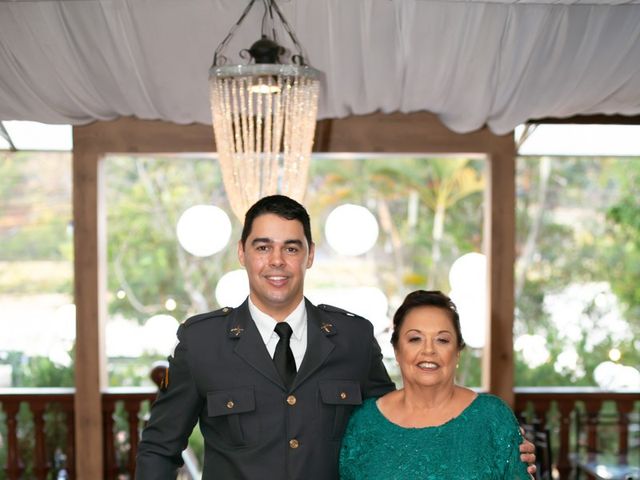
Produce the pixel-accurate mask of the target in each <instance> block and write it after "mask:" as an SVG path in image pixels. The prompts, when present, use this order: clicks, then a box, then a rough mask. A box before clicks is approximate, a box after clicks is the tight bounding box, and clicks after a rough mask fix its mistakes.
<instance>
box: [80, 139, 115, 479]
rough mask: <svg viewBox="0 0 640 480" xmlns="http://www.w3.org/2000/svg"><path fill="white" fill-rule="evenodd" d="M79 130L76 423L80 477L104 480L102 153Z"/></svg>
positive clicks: (104, 380)
mask: <svg viewBox="0 0 640 480" xmlns="http://www.w3.org/2000/svg"><path fill="white" fill-rule="evenodd" d="M83 128H87V127H74V129H73V130H74V145H73V225H74V246H75V257H74V269H75V304H76V359H75V382H76V395H75V399H74V421H75V429H74V430H75V434H76V445H75V453H76V457H75V458H76V476H77V478H81V479H84V478H102V462H103V458H102V452H103V445H102V409H101V391H102V389H103V388H104V387H105V386H106V385H107V373H106V357H105V349H104V322H105V318H106V312H105V310H106V305H105V302H104V292H105V284H106V251H105V236H104V223H105V219H104V215H102V214H101V213H102V198H101V197H102V189H101V188H100V187H101V184H100V181H101V178H100V177H101V175H100V153H99V152H97V151H96V150H95V149H93V148H91V145H90V144H87V143H86V142H82V141H81V140H82V136H81V135H77V134H78V132H79V131H81V129H83Z"/></svg>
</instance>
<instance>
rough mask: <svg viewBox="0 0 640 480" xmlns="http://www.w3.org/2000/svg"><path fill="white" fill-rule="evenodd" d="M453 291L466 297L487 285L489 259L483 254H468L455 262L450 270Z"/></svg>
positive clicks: (450, 282)
mask: <svg viewBox="0 0 640 480" xmlns="http://www.w3.org/2000/svg"><path fill="white" fill-rule="evenodd" d="M449 285H450V286H451V290H456V291H458V292H459V293H460V294H463V295H466V294H469V293H471V292H472V291H474V290H477V289H479V288H482V289H483V290H484V291H486V285H487V258H486V257H485V256H484V255H483V254H481V253H476V252H472V253H466V254H464V255H462V256H461V257H459V258H458V259H457V260H456V261H454V262H453V264H452V265H451V268H450V269H449Z"/></svg>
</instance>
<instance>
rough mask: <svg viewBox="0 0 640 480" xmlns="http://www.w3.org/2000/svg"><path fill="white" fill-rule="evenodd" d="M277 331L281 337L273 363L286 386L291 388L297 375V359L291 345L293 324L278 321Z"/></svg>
mask: <svg viewBox="0 0 640 480" xmlns="http://www.w3.org/2000/svg"><path fill="white" fill-rule="evenodd" d="M275 331H276V333H277V334H278V336H279V337H280V340H278V344H277V345H276V351H275V353H274V354H273V363H274V364H275V366H276V370H278V373H279V374H280V377H281V378H282V380H283V381H284V384H285V386H286V387H287V388H290V387H291V384H292V383H293V379H294V378H295V376H296V361H295V359H294V358H293V352H292V351H291V347H290V346H289V339H290V338H291V334H292V333H293V330H291V326H290V325H289V324H288V323H286V322H278V324H277V325H276V328H275Z"/></svg>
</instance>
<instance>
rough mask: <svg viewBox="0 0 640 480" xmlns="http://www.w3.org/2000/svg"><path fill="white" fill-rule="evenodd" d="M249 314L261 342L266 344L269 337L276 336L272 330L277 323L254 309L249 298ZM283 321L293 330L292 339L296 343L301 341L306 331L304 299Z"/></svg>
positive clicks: (256, 308) (257, 309)
mask: <svg viewBox="0 0 640 480" xmlns="http://www.w3.org/2000/svg"><path fill="white" fill-rule="evenodd" d="M249 313H250V314H251V318H253V321H254V322H255V324H256V327H257V328H258V332H260V336H261V337H262V340H263V341H264V343H265V344H267V343H268V342H269V339H270V338H271V335H277V333H275V331H274V328H275V326H276V323H278V322H277V321H276V320H275V319H274V318H273V317H271V316H270V315H267V314H266V313H264V312H262V311H261V310H260V309H259V308H258V307H256V306H255V305H254V303H253V302H252V301H251V297H249ZM284 321H285V322H287V323H288V324H289V326H290V327H291V330H293V338H294V339H295V340H298V341H299V340H301V339H302V338H303V335H305V333H306V331H307V309H306V306H305V302H304V298H303V299H302V301H301V302H300V303H299V304H298V306H297V307H296V308H295V309H294V310H293V312H291V313H290V314H289V316H288V317H287V318H285V319H284Z"/></svg>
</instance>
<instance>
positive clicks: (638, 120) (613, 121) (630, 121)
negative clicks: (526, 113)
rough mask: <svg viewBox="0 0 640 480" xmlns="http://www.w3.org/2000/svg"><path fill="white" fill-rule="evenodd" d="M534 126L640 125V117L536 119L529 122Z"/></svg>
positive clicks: (592, 116)
mask: <svg viewBox="0 0 640 480" xmlns="http://www.w3.org/2000/svg"><path fill="white" fill-rule="evenodd" d="M527 123H532V124H545V123H546V124H569V125H571V124H577V125H640V115H605V114H599V115H574V116H573V117H566V118H555V117H546V118H536V119H531V120H527Z"/></svg>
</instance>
